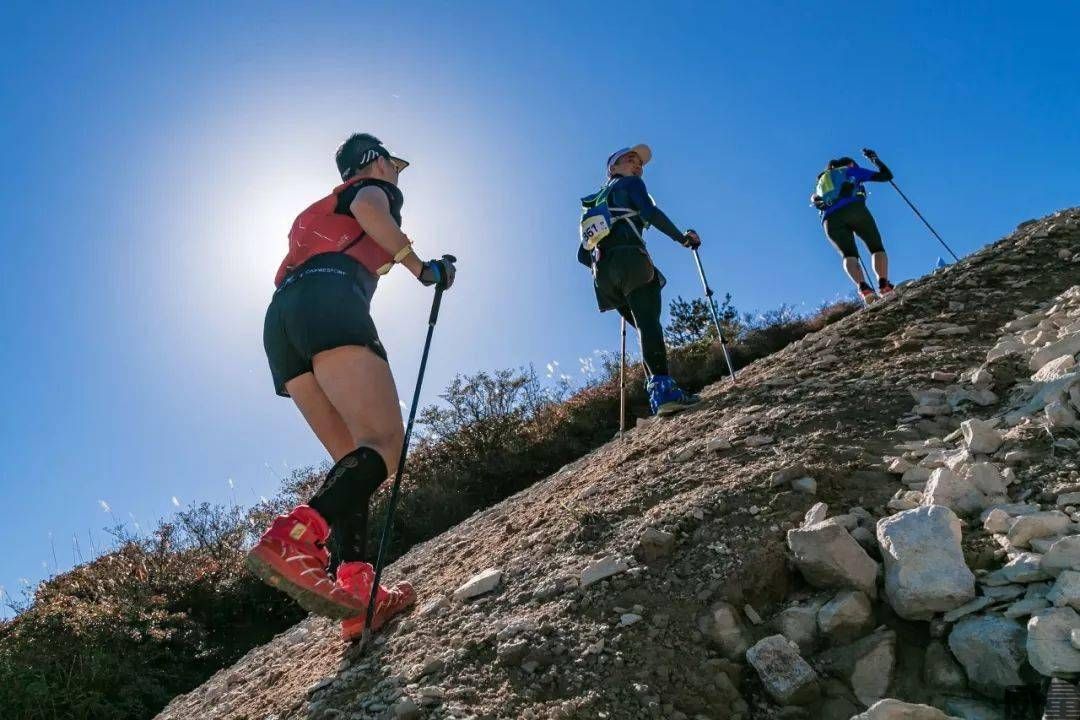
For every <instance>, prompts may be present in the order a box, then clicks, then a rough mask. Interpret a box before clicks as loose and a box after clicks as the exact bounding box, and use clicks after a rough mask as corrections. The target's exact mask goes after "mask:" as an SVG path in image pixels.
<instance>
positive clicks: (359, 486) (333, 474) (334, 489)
mask: <svg viewBox="0 0 1080 720" xmlns="http://www.w3.org/2000/svg"><path fill="white" fill-rule="evenodd" d="M387 474H388V473H387V469H386V462H385V461H383V459H382V456H381V455H379V453H378V452H376V451H375V450H373V449H372V448H369V447H358V448H357V449H356V450H353V451H352V452H351V453H349V454H348V455H346V456H345V457H343V458H341V460H338V462H337V464H335V465H334V467H332V468H331V469H330V472H329V473H327V474H326V479H325V480H324V481H323V484H322V487H320V488H319V490H318V492H316V493H315V495H314V496H313V497H312V498H311V500H310V501H309V502H308V505H310V506H311V507H313V508H314V509H315V510H316V512H318V513H319V514H320V515H322V516H323V518H324V519H325V520H326V522H327V523H328V524H329V525H330V542H329V547H330V554H331V557H332V560H331V569H334V568H336V567H337V566H338V564H339V563H342V562H351V561H353V560H363V559H364V554H365V552H366V546H367V520H368V503H369V502H370V500H371V496H372V495H373V494H374V492H375V490H377V489H378V487H379V485H381V484H382V483H383V481H384V480H386V477H387Z"/></svg>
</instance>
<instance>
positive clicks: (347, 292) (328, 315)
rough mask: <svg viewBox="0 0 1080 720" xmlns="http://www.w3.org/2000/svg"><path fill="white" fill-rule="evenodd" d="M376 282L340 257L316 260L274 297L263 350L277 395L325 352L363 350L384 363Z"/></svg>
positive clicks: (285, 394) (265, 325) (293, 275)
mask: <svg viewBox="0 0 1080 720" xmlns="http://www.w3.org/2000/svg"><path fill="white" fill-rule="evenodd" d="M376 282H377V278H376V277H375V276H374V275H372V274H371V273H370V272H368V271H367V270H366V269H364V268H363V267H362V266H361V265H360V264H359V263H358V262H356V261H355V260H353V259H352V258H350V257H348V256H347V255H343V254H341V253H327V254H324V255H318V256H316V257H314V258H312V259H311V260H309V261H307V262H306V263H304V264H303V265H302V266H300V268H298V269H297V270H295V271H293V273H291V274H290V275H289V277H288V278H286V279H285V282H283V283H282V285H281V287H280V288H278V290H277V291H276V292H275V293H274V297H273V299H272V300H271V301H270V307H268V308H267V309H266V320H265V322H264V323H263V347H264V348H265V349H266V359H267V360H269V362H270V374H271V375H272V376H273V378H274V389H275V390H276V391H277V394H278V395H281V396H282V397H289V393H288V391H286V390H285V383H287V382H288V381H289V380H292V379H293V378H295V377H298V376H300V375H303V374H304V373H306V372H311V371H312V366H311V358H312V357H314V356H315V355H316V354H317V353H320V352H322V351H324V350H331V349H333V348H336V347H342V346H345V345H362V346H363V347H366V348H368V349H370V350H371V351H372V352H374V353H375V354H376V355H378V356H379V357H381V358H382V359H383V360H386V350H385V349H384V348H383V346H382V343H381V342H379V334H378V332H377V331H376V330H375V323H374V322H373V321H372V319H371V313H370V304H371V296H372V294H373V293H374V292H375V284H376Z"/></svg>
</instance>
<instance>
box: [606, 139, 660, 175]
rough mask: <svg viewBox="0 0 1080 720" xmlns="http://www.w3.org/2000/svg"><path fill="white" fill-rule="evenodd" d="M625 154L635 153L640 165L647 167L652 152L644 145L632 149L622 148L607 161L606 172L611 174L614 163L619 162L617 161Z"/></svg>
mask: <svg viewBox="0 0 1080 720" xmlns="http://www.w3.org/2000/svg"><path fill="white" fill-rule="evenodd" d="M627 153H635V154H637V156H638V157H639V158H641V164H642V165H647V164H648V163H649V161H650V160H652V150H650V149H649V146H648V145H645V144H644V143H643V144H641V145H634V146H632V147H624V148H622V149H621V150H616V151H615V152H613V153H612V154H611V155H610V156H609V157H608V159H607V171H608V173H610V172H611V168H613V167H615V163H617V162H619V159H620V158H621V157H622V156H623V155H626V154H627Z"/></svg>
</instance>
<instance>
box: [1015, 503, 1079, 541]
mask: <svg viewBox="0 0 1080 720" xmlns="http://www.w3.org/2000/svg"><path fill="white" fill-rule="evenodd" d="M1071 523H1072V520H1070V518H1069V516H1068V515H1066V514H1065V513H1063V512H1061V511H1060V510H1050V511H1048V512H1037V513H1032V514H1031V515H1024V516H1022V517H1019V518H1017V519H1016V520H1014V521H1013V523H1012V525H1010V526H1009V531H1008V534H1007V537H1008V538H1009V542H1011V543H1012V544H1013V545H1015V546H1016V547H1021V548H1022V547H1027V546H1028V545H1029V544H1030V543H1031V541H1032V539H1034V538H1042V537H1050V536H1052V535H1059V534H1061V532H1062V531H1064V530H1065V529H1066V528H1068V527H1069V526H1070V525H1071Z"/></svg>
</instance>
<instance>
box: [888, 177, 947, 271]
mask: <svg viewBox="0 0 1080 720" xmlns="http://www.w3.org/2000/svg"><path fill="white" fill-rule="evenodd" d="M889 184H890V185H892V186H893V187H894V188H895V189H896V192H898V193H900V197H902V198H904V202H906V203H907V204H908V207H910V208H911V209H912V210H914V211H915V214H916V215H918V216H919V219H920V220H922V221H923V225H926V227H928V228H930V232H932V233H934V237H936V238H937V239H938V242H939V243H941V244H942V245H943V246H944V247H945V249H946V250H948V251H949V254H950V255H952V256H953V260H956V262H960V258H958V257H957V256H956V253H954V252H953V249H952V248H951V247H949V246H948V245H947V244H946V243H945V241H944V240H942V239H941V236H940V235H938V231H937V230H935V229H934V226H933V225H931V224H930V223H928V222H926V218H924V217H923V216H922V213H921V212H919V208H917V207H915V205H914V203H912V202H911V201H910V200H908V196H907V195H905V194H904V191H903V190H901V189H900V186H899V185H897V184H896V183H895V182H893V181H892V180H890V181H889Z"/></svg>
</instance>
